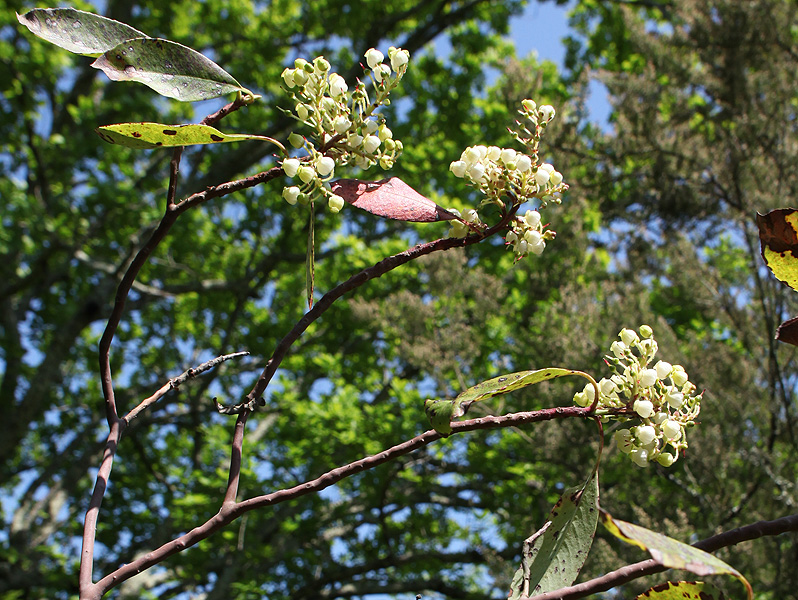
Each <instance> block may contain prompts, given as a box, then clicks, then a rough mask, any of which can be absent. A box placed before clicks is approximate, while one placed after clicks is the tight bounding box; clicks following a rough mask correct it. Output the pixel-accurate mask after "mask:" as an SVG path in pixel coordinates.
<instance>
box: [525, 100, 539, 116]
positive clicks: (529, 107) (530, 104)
mask: <svg viewBox="0 0 798 600" xmlns="http://www.w3.org/2000/svg"><path fill="white" fill-rule="evenodd" d="M521 106H523V107H524V110H525V111H526V112H528V113H534V112H535V111H536V110H537V109H538V105H537V104H536V103H535V101H534V100H529V99H526V100H524V101H523V102H521Z"/></svg>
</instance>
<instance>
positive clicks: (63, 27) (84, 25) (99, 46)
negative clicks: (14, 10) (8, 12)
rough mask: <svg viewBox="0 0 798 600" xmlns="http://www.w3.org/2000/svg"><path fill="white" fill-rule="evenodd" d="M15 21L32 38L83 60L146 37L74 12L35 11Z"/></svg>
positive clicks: (80, 12) (85, 14)
mask: <svg viewBox="0 0 798 600" xmlns="http://www.w3.org/2000/svg"><path fill="white" fill-rule="evenodd" d="M17 20H19V22H20V23H22V24H23V25H24V26H25V27H27V28H28V29H29V30H30V32H31V33H32V34H34V35H35V36H37V37H40V38H42V39H43V40H47V41H48V42H50V43H51V44H55V45H56V46H58V47H60V48H63V49H64V50H69V51H70V52H74V53H75V54H83V55H84V56H100V55H101V54H102V53H103V52H106V51H108V50H110V49H111V48H115V47H116V46H118V45H119V44H121V43H122V42H125V41H127V40H131V39H134V38H146V37H147V35H146V34H144V33H142V32H141V31H139V30H138V29H133V28H132V27H130V26H129V25H125V24H124V23H120V22H119V21H114V20H113V19H108V18H106V17H101V16H100V15H95V14H92V13H88V12H84V11H82V10H75V9H74V8H35V9H33V10H31V11H28V12H26V13H25V14H24V15H19V14H18V15H17Z"/></svg>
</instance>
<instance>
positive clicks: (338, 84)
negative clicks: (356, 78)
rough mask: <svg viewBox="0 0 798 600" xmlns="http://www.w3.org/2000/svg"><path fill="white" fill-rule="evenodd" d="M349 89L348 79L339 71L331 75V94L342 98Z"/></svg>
mask: <svg viewBox="0 0 798 600" xmlns="http://www.w3.org/2000/svg"><path fill="white" fill-rule="evenodd" d="M348 89H349V86H348V85H347V84H346V80H345V79H344V78H343V77H341V76H340V75H339V74H338V73H333V74H332V75H330V96H332V97H333V98H340V97H341V96H343V95H344V93H345V92H346V91H347V90H348Z"/></svg>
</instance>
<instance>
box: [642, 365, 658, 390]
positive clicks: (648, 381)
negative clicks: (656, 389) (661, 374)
mask: <svg viewBox="0 0 798 600" xmlns="http://www.w3.org/2000/svg"><path fill="white" fill-rule="evenodd" d="M638 381H639V382H640V385H641V386H643V387H651V386H652V385H654V384H655V383H656V381H657V372H656V371H655V370H654V369H643V370H642V371H640V375H639V377H638Z"/></svg>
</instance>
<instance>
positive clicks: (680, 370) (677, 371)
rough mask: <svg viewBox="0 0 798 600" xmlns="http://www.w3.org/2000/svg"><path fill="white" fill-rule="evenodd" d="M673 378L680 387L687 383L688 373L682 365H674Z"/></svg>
mask: <svg viewBox="0 0 798 600" xmlns="http://www.w3.org/2000/svg"><path fill="white" fill-rule="evenodd" d="M671 379H673V383H674V384H676V385H678V386H680V387H681V386H683V385H684V384H685V383H687V373H685V371H684V367H683V366H682V365H674V367H673V373H672V374H671Z"/></svg>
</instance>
